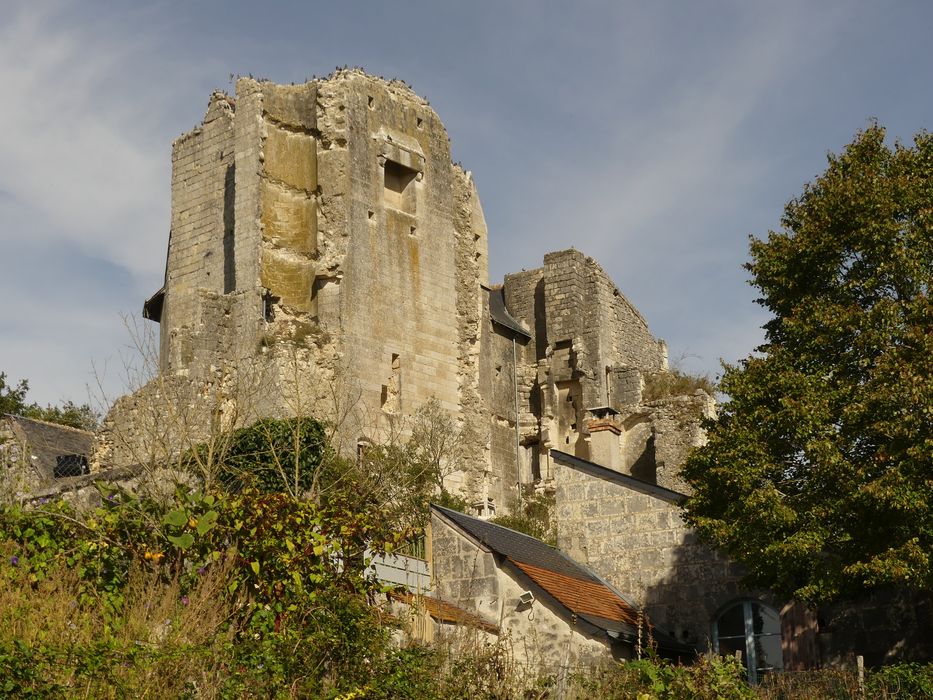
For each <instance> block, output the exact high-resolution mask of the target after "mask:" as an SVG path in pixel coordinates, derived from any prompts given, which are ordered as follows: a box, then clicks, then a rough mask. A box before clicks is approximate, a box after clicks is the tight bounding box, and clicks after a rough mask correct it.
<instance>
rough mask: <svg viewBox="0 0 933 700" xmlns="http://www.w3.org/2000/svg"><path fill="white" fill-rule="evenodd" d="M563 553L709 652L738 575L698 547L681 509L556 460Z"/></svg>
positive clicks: (664, 625)
mask: <svg viewBox="0 0 933 700" xmlns="http://www.w3.org/2000/svg"><path fill="white" fill-rule="evenodd" d="M555 470H556V478H555V482H556V484H557V501H556V507H557V518H558V523H559V525H558V548H559V549H560V550H561V551H564V552H566V553H567V554H569V555H570V556H571V557H573V558H575V559H577V560H578V561H581V562H584V563H585V564H587V565H588V566H590V567H591V568H592V569H593V570H594V571H596V572H597V573H598V574H599V575H600V576H602V577H604V578H605V579H606V580H608V581H609V582H610V583H612V584H613V585H614V586H615V587H616V588H617V589H619V590H621V591H625V592H626V593H627V594H630V595H631V596H632V597H633V598H634V600H635V602H636V603H637V604H638V605H640V606H642V607H643V608H644V609H645V612H646V613H647V615H648V617H649V618H650V619H651V620H652V621H653V622H654V623H655V624H657V625H659V626H660V627H661V628H663V629H665V630H667V631H669V632H671V633H672V634H674V635H675V636H676V637H677V639H678V640H679V641H682V642H686V643H688V644H692V645H696V646H698V647H699V648H705V647H706V645H707V644H708V641H709V633H710V632H709V630H710V624H711V622H712V620H713V616H714V615H715V613H716V611H717V610H718V609H719V608H720V607H721V606H722V605H723V604H725V603H726V602H728V601H730V600H733V599H734V598H736V597H737V596H738V595H739V594H740V593H741V591H740V588H739V584H738V581H739V578H740V572H739V570H738V569H737V568H736V566H735V565H734V564H731V563H730V562H729V561H727V560H726V559H725V558H724V557H722V556H721V555H719V554H717V553H715V552H713V551H712V550H710V549H708V548H707V547H705V546H703V545H701V544H699V543H698V542H697V539H696V535H695V534H694V533H693V531H692V530H690V529H689V528H688V527H687V526H686V525H685V523H684V522H683V520H682V518H681V515H680V510H679V508H678V506H677V505H675V504H672V503H668V502H667V501H664V500H661V499H659V498H656V497H653V496H648V495H645V494H642V493H638V492H636V491H633V490H631V489H628V488H626V487H624V486H621V485H619V484H616V483H613V482H611V481H607V480H604V479H600V478H597V477H593V476H589V475H587V474H584V473H582V472H579V471H577V470H575V469H572V468H570V467H566V466H563V465H560V464H556V463H555Z"/></svg>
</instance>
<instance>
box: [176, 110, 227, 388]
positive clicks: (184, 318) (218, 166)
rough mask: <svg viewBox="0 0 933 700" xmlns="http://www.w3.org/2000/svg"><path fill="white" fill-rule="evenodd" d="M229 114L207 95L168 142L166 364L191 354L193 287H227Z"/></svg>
mask: <svg viewBox="0 0 933 700" xmlns="http://www.w3.org/2000/svg"><path fill="white" fill-rule="evenodd" d="M233 123H234V116H233V104H232V101H231V100H230V99H229V98H228V97H227V96H226V95H224V94H223V93H219V92H215V93H214V94H213V95H211V100H210V104H209V106H208V110H207V114H206V115H205V117H204V122H203V124H202V125H201V126H199V127H198V128H196V129H194V130H193V131H191V132H189V133H188V134H185V135H184V136H181V137H180V138H178V139H177V140H176V141H175V143H174V144H172V223H171V233H170V235H169V244H168V262H167V265H166V275H165V305H164V307H163V313H162V323H161V329H160V330H161V356H162V366H163V368H165V369H169V368H181V367H185V366H187V365H189V364H190V363H191V362H192V361H193V359H194V356H193V350H192V348H191V345H190V342H191V335H192V333H193V332H194V331H195V329H196V328H197V327H198V326H199V324H200V311H201V307H200V304H199V303H198V293H199V291H200V290H202V289H206V290H209V291H211V292H215V293H223V292H225V291H229V289H230V288H232V286H233V275H234V271H233V268H232V261H231V264H230V265H228V264H227V263H226V260H227V255H226V251H227V249H228V248H229V246H230V243H231V237H232V235H233V218H232V214H233V212H232V206H233V199H232V198H233V164H234V155H235V154H234V127H233Z"/></svg>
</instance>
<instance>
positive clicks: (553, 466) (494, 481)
mask: <svg viewBox="0 0 933 700" xmlns="http://www.w3.org/2000/svg"><path fill="white" fill-rule="evenodd" d="M143 314H144V316H145V317H146V318H147V319H150V320H151V321H154V322H157V323H158V342H157V346H158V350H157V353H156V354H157V356H158V358H157V364H158V366H159V367H158V372H157V373H156V374H155V376H154V377H153V378H151V379H150V380H149V381H148V382H147V383H144V384H142V385H140V386H139V387H138V388H137V390H136V391H134V392H132V393H131V394H129V395H127V396H125V397H123V398H121V399H119V400H118V401H117V402H116V403H115V404H114V406H113V408H112V410H111V412H110V414H109V415H108V417H107V419H106V421H105V422H104V426H103V429H102V431H101V432H100V433H99V434H98V435H97V436H96V446H95V448H94V450H93V453H92V454H91V455H89V456H90V460H89V462H90V469H91V470H92V471H95V470H101V469H109V470H111V472H110V473H111V474H115V473H117V472H119V471H120V469H125V470H128V471H129V472H130V473H132V474H137V473H139V470H138V469H136V467H138V466H139V465H144V466H145V465H149V466H152V467H154V468H157V467H160V466H161V467H164V466H165V465H166V464H170V463H172V462H173V460H174V459H175V457H177V456H178V454H179V453H180V451H181V450H183V449H185V447H186V446H189V445H193V444H196V443H199V442H203V441H205V440H208V439H209V438H210V437H211V435H216V434H228V433H229V431H228V430H227V429H228V428H230V427H236V426H241V425H247V424H250V423H251V422H253V421H254V420H255V419H257V418H259V417H264V416H296V415H312V416H315V417H317V418H319V419H322V420H324V421H326V422H328V424H330V425H333V426H337V427H338V428H339V430H338V431H337V435H336V437H337V439H338V440H339V445H338V446H339V448H340V449H341V450H343V451H344V452H345V453H350V454H352V452H353V450H357V451H361V450H363V449H365V446H366V444H368V443H373V442H374V443H379V442H384V441H387V440H390V439H394V438H396V437H398V436H399V435H400V434H404V432H405V430H406V425H407V424H408V421H409V420H410V419H411V418H412V416H414V415H415V414H416V413H417V412H418V411H419V409H420V408H422V407H424V406H425V405H426V404H428V403H429V402H432V405H433V404H434V402H436V404H437V405H439V406H440V407H441V409H443V410H444V411H445V412H446V413H447V414H449V416H450V417H451V418H452V419H453V424H454V425H455V426H456V429H457V431H458V433H459V435H460V436H461V446H460V451H461V457H463V458H462V459H459V460H457V461H456V465H457V466H456V468H455V469H454V468H452V469H451V470H450V471H449V473H446V474H445V475H444V485H445V487H446V488H447V489H448V490H450V491H452V492H454V493H456V494H459V495H461V496H463V497H464V498H465V499H466V501H467V502H468V503H470V504H472V507H473V511H474V512H473V516H479V518H486V517H488V516H489V515H491V514H493V513H500V514H501V513H505V512H508V511H509V510H510V509H511V508H513V507H514V506H513V504H514V503H516V500H517V499H519V498H520V497H521V495H522V494H523V493H527V492H529V491H531V490H539V491H540V490H543V491H546V492H548V493H549V494H552V495H553V496H554V500H555V508H554V511H555V513H554V517H555V519H556V522H557V545H558V547H557V549H552V548H550V547H547V546H546V545H544V544H543V543H541V542H539V541H535V540H533V538H528V537H526V536H524V535H519V534H518V533H515V532H512V531H510V530H506V529H505V528H501V527H499V526H496V525H494V524H491V523H488V522H487V521H486V520H484V519H478V518H476V517H472V516H471V515H468V514H458V513H455V512H453V511H449V510H447V509H444V508H440V507H434V508H432V514H431V523H432V525H431V531H432V532H433V534H432V535H431V537H429V538H428V539H429V546H428V554H427V555H426V557H425V559H424V560H422V561H420V563H419V566H420V567H421V569H420V570H421V571H422V574H423V575H424V576H425V577H426V580H428V581H429V583H428V584H427V586H428V587H429V589H428V588H425V589H424V592H430V597H427V598H426V600H427V601H428V604H426V609H428V610H430V611H433V612H432V616H433V617H434V618H435V619H436V620H440V621H445V620H446V621H451V620H454V621H456V620H460V621H461V622H462V621H463V620H471V622H470V624H471V625H475V626H477V627H478V628H480V629H483V630H485V631H487V632H490V633H494V634H503V633H504V634H507V635H513V634H515V635H518V636H519V637H520V636H521V635H526V637H525V638H526V639H535V640H538V641H536V642H535V643H536V644H537V643H538V642H539V641H540V642H541V645H542V646H541V649H540V652H539V656H540V658H541V659H542V661H544V662H546V663H554V662H560V663H565V662H566V661H567V653H568V650H571V649H573V650H577V651H578V652H579V653H581V654H583V653H592V652H593V651H594V650H603V651H605V650H606V649H611V653H612V654H615V655H619V654H621V655H623V656H624V655H625V654H629V653H631V651H632V649H633V648H634V647H633V644H634V641H633V639H634V637H633V635H634V634H635V632H634V631H633V630H635V626H633V625H636V622H637V621H636V617H638V616H640V615H641V613H642V612H644V613H646V614H647V616H648V617H649V618H650V620H652V621H653V623H654V624H655V625H656V628H657V632H658V635H659V637H658V638H659V639H663V644H662V648H663V645H666V648H667V650H668V651H670V652H672V653H675V652H676V653H683V652H684V650H704V649H709V648H713V649H715V650H716V651H718V652H720V653H729V654H731V653H734V652H739V653H741V654H743V659H744V660H745V662H746V665H747V667H748V669H749V678H750V679H751V680H754V679H755V678H756V677H757V674H759V673H768V672H771V671H773V670H776V669H780V668H782V667H784V668H805V667H809V666H812V665H814V664H819V663H828V662H832V661H838V660H839V659H842V658H845V657H846V656H847V655H851V654H852V653H853V652H855V651H858V653H862V654H865V655H866V658H867V659H869V662H870V663H876V662H880V661H883V660H889V659H891V658H901V657H904V658H910V655H911V654H913V655H914V656H915V657H917V658H920V657H921V656H923V654H926V655H927V656H928V655H929V654H930V653H931V652H930V650H929V646H930V645H929V640H926V639H925V638H924V630H926V629H928V628H929V620H931V619H933V617H931V615H933V612H931V609H930V602H929V600H926V602H925V603H923V604H922V605H915V604H913V603H910V604H908V603H904V602H903V601H901V599H899V598H894V599H893V600H894V603H892V602H891V600H889V599H884V600H881V601H880V602H876V603H873V604H872V605H870V606H868V607H865V608H864V610H865V611H867V612H866V613H864V614H863V613H861V612H860V613H859V614H857V615H856V614H853V612H852V610H851V609H845V608H839V609H838V610H826V611H821V612H820V615H821V616H822V617H821V619H820V620H819V621H818V620H817V618H816V617H815V615H814V614H813V613H812V612H811V611H806V610H804V609H803V608H802V607H801V606H800V605H798V604H795V603H794V601H784V600H778V599H775V598H774V597H773V596H772V595H771V594H769V593H768V592H766V591H750V590H746V589H744V588H743V587H742V584H741V571H740V570H739V569H738V568H737V567H736V566H735V565H734V564H732V563H731V562H729V561H727V560H726V559H725V558H724V557H722V556H721V555H719V554H717V553H716V552H713V551H711V550H709V549H708V548H707V547H705V546H704V545H703V544H702V543H700V542H698V541H697V539H696V536H695V534H694V533H693V532H692V531H691V530H690V529H689V528H688V527H687V526H686V524H685V523H684V521H683V518H682V514H681V511H680V505H681V503H682V501H683V498H684V493H685V492H686V488H687V487H686V485H685V484H684V483H683V482H682V480H681V478H680V476H679V472H680V467H681V465H682V463H683V461H684V459H685V457H686V455H687V453H688V452H689V450H690V449H691V448H692V447H694V446H696V445H698V444H700V443H702V441H703V439H704V434H703V431H702V429H701V427H700V425H701V420H702V418H704V417H706V416H710V415H712V413H713V410H714V403H713V400H712V398H711V397H710V396H709V395H708V394H706V393H704V392H703V391H698V392H696V393H693V394H689V395H685V396H669V395H668V396H663V395H658V394H657V393H656V392H651V393H649V392H647V391H646V390H647V389H648V388H649V387H650V386H651V385H652V383H653V382H655V381H656V380H657V378H658V377H662V378H663V377H664V375H665V372H666V371H667V349H666V346H665V344H664V343H663V341H661V340H659V339H657V338H655V337H654V336H653V335H652V334H651V332H650V330H649V328H648V325H647V323H646V322H645V319H644V318H643V317H642V316H641V314H639V312H638V311H637V309H635V308H634V307H633V306H632V304H631V303H629V301H628V300H627V299H626V298H625V297H624V296H623V295H622V293H621V292H620V291H619V289H618V288H617V287H616V286H615V284H614V283H613V282H612V280H610V279H609V277H608V276H607V275H606V273H605V272H604V271H603V269H602V268H601V267H600V266H599V265H598V264H597V263H596V262H595V261H594V260H592V259H591V258H588V257H586V256H585V255H584V254H582V253H580V252H578V251H576V250H573V249H569V250H563V251H558V252H552V253H548V254H546V255H544V258H543V264H542V266H541V267H539V268H536V269H533V270H525V271H522V272H518V273H514V274H509V275H506V276H505V279H504V280H503V281H502V283H501V284H491V283H490V280H489V279H488V242H487V228H486V223H485V220H484V217H483V209H482V206H481V204H480V200H479V195H478V193H477V188H476V185H475V183H474V181H473V177H472V175H471V174H470V173H469V172H467V171H465V170H463V169H462V168H461V167H460V166H458V165H455V164H453V163H452V162H451V156H450V143H449V139H448V136H447V132H446V130H445V128H444V126H443V124H442V123H441V121H440V119H439V118H438V116H437V115H436V114H435V112H434V111H433V110H432V109H431V107H430V106H429V105H428V103H427V102H426V101H425V100H423V99H421V98H419V97H418V96H417V95H415V94H414V93H413V92H412V91H411V90H410V89H409V88H408V87H407V86H405V85H404V84H402V83H400V82H397V81H392V82H386V81H384V80H382V79H379V78H374V77H372V76H368V75H366V74H364V73H362V72H360V71H356V70H350V71H346V70H345V71H338V72H337V73H335V74H333V75H332V76H330V77H328V78H325V79H321V80H314V81H311V82H308V83H305V84H303V85H276V84H273V83H270V82H265V81H256V80H253V79H240V80H239V81H238V82H237V86H236V95H235V97H232V96H229V95H227V94H224V93H222V92H215V93H214V94H213V95H212V96H211V98H210V102H209V105H208V109H207V113H206V115H205V117H204V120H203V122H202V123H201V124H200V125H199V126H197V127H196V128H194V129H193V130H192V131H190V132H189V133H187V134H184V135H183V136H181V137H180V138H178V139H177V140H176V141H175V143H174V144H173V148H172V214H171V230H170V235H169V241H168V254H167V260H166V267H165V280H164V285H163V286H162V288H161V289H159V290H158V291H157V292H156V293H155V294H153V295H152V296H151V297H150V298H149V299H148V300H147V301H146V302H145V304H144V310H143ZM20 432H22V429H21V426H20ZM24 434H25V433H24ZM88 440H90V437H89V436H88ZM74 451H75V448H68V449H67V450H66V452H67V453H68V454H64V455H58V454H57V453H56V459H57V458H58V457H62V456H64V457H65V458H71V457H75V456H83V455H72V454H70V452H74ZM50 454H51V453H50ZM49 464H52V462H49ZM82 464H87V463H86V462H82ZM48 469H53V467H49V468H48ZM48 469H47V470H46V471H48ZM134 470H135V471H134ZM90 476H93V475H90ZM74 478H76V479H78V480H80V479H88V480H89V478H90V477H74ZM114 478H117V477H114ZM131 478H135V477H131ZM82 483H84V482H82ZM88 483H89V481H88ZM85 485H86V484H85ZM432 542H433V546H432V544H431V543H432ZM571 558H572V559H571ZM411 573H412V572H411V571H405V572H404V576H403V577H402V578H400V579H398V580H399V581H407V580H408V579H407V578H406V577H407V576H408V575H409V574H411ZM419 590H421V589H419ZM620 591H621V592H623V593H620ZM529 596H530V597H529ZM904 600H906V599H904ZM898 601H901V602H898ZM536 604H539V606H542V607H539V610H540V612H539V613H538V617H537V618H535V619H537V620H538V622H537V623H532V622H531V620H532V616H530V615H528V614H527V610H528V609H529V608H528V607H527V606H533V605H536ZM924 606H925V607H924ZM636 610H637V611H638V612H636ZM638 624H640V623H638ZM529 625H532V626H534V625H537V627H536V628H535V629H529ZM639 629H640V628H639ZM662 629H663V630H664V633H663V637H662V636H661V631H662ZM904 630H908V631H909V632H904ZM638 634H640V632H639V633H638ZM834 634H835V637H834V636H833V635H834ZM514 638H518V637H514ZM541 640H543V641H541ZM891 640H895V641H894V642H891ZM620 645H621V647H620ZM626 645H627V646H626ZM924 645H926V646H924ZM622 647H624V648H622ZM620 649H621V651H620ZM904 650H907V652H904ZM577 651H575V652H574V653H577ZM872 655H873V656H872Z"/></svg>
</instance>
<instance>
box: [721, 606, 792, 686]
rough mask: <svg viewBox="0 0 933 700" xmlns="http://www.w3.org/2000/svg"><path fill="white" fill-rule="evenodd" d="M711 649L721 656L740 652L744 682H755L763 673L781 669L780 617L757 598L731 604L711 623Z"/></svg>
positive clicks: (782, 663)
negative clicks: (744, 675) (743, 666)
mask: <svg viewBox="0 0 933 700" xmlns="http://www.w3.org/2000/svg"><path fill="white" fill-rule="evenodd" d="M713 648H714V649H715V650H716V652H717V653H718V654H723V655H734V654H735V653H736V652H741V654H742V663H743V664H744V665H745V668H746V670H747V671H748V682H749V683H752V684H756V683H758V682H759V681H760V680H761V679H762V678H763V677H764V675H765V674H766V673H772V672H773V671H781V670H783V668H784V659H783V656H782V653H781V619H780V617H779V616H778V613H777V611H776V610H774V609H773V608H771V607H769V606H767V605H765V604H764V603H760V602H758V601H757V600H742V601H738V602H736V603H733V604H732V605H730V606H729V607H727V608H726V609H725V610H724V611H723V612H722V613H720V615H719V616H718V617H717V618H716V620H715V622H714V623H713Z"/></svg>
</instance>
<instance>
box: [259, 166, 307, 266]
mask: <svg viewBox="0 0 933 700" xmlns="http://www.w3.org/2000/svg"><path fill="white" fill-rule="evenodd" d="M260 207H261V210H262V215H261V217H262V226H263V238H264V239H265V240H267V241H269V242H270V243H273V244H275V245H277V246H280V247H282V248H289V249H291V250H294V251H296V252H299V253H311V252H313V251H314V250H315V249H316V248H317V203H316V202H315V200H314V198H313V197H309V196H308V195H306V194H304V193H299V192H295V191H294V190H289V189H287V188H285V187H282V186H280V185H277V184H273V183H270V182H267V181H266V182H263V183H262V185H261V188H260Z"/></svg>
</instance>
